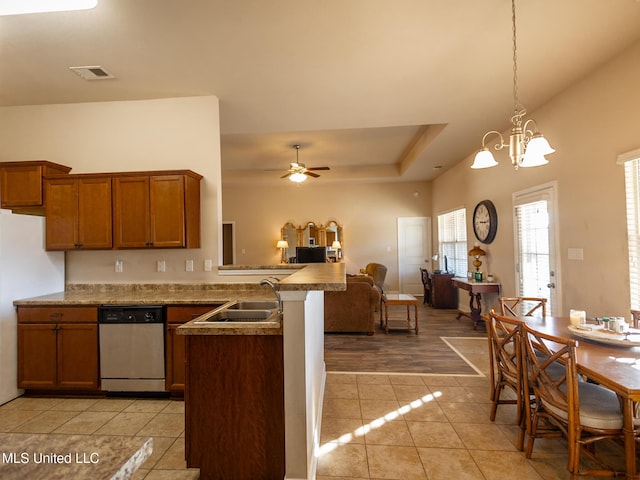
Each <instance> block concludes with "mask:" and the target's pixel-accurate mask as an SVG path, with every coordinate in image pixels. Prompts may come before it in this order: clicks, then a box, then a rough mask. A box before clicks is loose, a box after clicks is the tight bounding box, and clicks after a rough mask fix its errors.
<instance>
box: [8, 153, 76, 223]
mask: <svg viewBox="0 0 640 480" xmlns="http://www.w3.org/2000/svg"><path fill="white" fill-rule="evenodd" d="M70 170H71V167H67V166H65V165H59V164H57V163H52V162H47V161H45V160H35V161H25V162H2V163H0V204H1V206H2V208H6V209H10V210H13V211H14V212H16V213H27V214H33V215H44V201H45V196H44V188H43V179H44V177H45V176H47V175H62V174H66V173H69V171H70Z"/></svg>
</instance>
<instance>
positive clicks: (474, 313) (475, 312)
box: [469, 292, 482, 330]
mask: <svg viewBox="0 0 640 480" xmlns="http://www.w3.org/2000/svg"><path fill="white" fill-rule="evenodd" d="M474 298H475V301H476V306H475V307H474V306H473V300H474ZM469 309H470V310H471V320H473V329H474V330H475V329H476V328H478V324H479V323H480V322H481V320H482V317H480V312H481V311H482V307H481V303H480V294H479V293H476V294H475V295H474V294H473V292H469Z"/></svg>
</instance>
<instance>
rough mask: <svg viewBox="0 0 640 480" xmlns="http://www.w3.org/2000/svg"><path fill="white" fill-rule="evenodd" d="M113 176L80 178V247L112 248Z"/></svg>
mask: <svg viewBox="0 0 640 480" xmlns="http://www.w3.org/2000/svg"><path fill="white" fill-rule="evenodd" d="M111 217H112V216H111V177H103V178H82V179H78V242H79V244H80V248H86V249H92V248H111V247H112V245H113V238H112V224H113V222H112V218H111Z"/></svg>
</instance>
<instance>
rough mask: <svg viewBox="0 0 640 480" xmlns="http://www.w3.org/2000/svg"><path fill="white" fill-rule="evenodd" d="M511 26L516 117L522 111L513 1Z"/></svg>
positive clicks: (512, 1)
mask: <svg viewBox="0 0 640 480" xmlns="http://www.w3.org/2000/svg"><path fill="white" fill-rule="evenodd" d="M511 24H512V32H513V101H514V112H513V113H514V115H517V114H518V111H519V110H520V99H519V95H518V54H517V45H516V0H511Z"/></svg>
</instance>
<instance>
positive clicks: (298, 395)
mask: <svg viewBox="0 0 640 480" xmlns="http://www.w3.org/2000/svg"><path fill="white" fill-rule="evenodd" d="M296 267H297V268H296V269H295V273H291V271H290V270H281V271H282V272H283V274H284V275H287V276H284V275H278V276H284V278H281V279H280V281H279V282H278V286H277V288H278V291H279V293H280V296H281V299H282V301H283V307H284V308H283V310H284V314H283V317H282V322H281V336H280V337H279V338H280V341H281V343H282V372H283V378H282V382H283V389H284V419H285V422H284V432H285V442H284V443H285V455H284V458H285V459H286V468H285V471H286V475H287V478H297V479H309V478H315V468H316V458H315V456H314V451H315V449H316V448H317V447H318V445H317V442H319V432H320V418H321V408H322V395H323V389H324V379H325V369H324V292H323V291H325V290H329V291H331V290H344V289H346V280H345V276H346V275H345V273H346V272H345V265H344V264H341V263H331V264H309V265H306V266H302V265H298V266H296ZM273 269H275V267H273ZM273 269H270V268H265V267H242V268H240V267H237V268H235V269H234V272H233V275H234V278H233V283H224V284H153V285H117V284H114V285H77V286H73V285H68V286H67V290H66V291H65V292H60V293H56V294H51V295H44V296H42V297H36V298H30V299H23V300H17V301H15V302H14V304H15V305H16V306H18V309H19V311H20V309H28V308H40V309H42V308H43V307H45V308H48V307H80V306H85V307H87V306H92V307H97V306H98V305H106V304H129V305H134V304H139V305H145V304H162V305H174V306H190V305H201V306H208V305H216V306H217V305H221V304H223V303H225V302H228V301H230V300H274V299H275V297H274V295H273V292H272V291H271V290H270V289H267V288H266V287H259V286H258V285H257V283H258V282H259V281H260V279H262V278H264V277H266V276H269V275H273ZM242 270H246V271H247V275H246V277H245V280H244V282H243V281H242V276H241V275H240V277H239V278H235V277H236V276H238V275H239V273H238V272H239V271H240V272H241V271H242ZM275 270H277V269H275ZM262 271H265V272H266V271H268V272H269V273H265V274H264V275H260V272H262ZM285 271H286V273H284V272H285ZM247 279H249V280H247ZM230 280H231V279H230ZM190 324H191V326H190ZM190 328H194V327H193V323H192V322H187V323H186V324H185V326H184V327H178V332H179V333H180V334H183V333H187V332H186V330H188V329H190ZM180 329H182V330H183V331H180ZM198 330H201V326H197V328H194V330H193V333H196V332H197V331H198ZM220 330H222V329H220ZM201 333H202V332H200V334H201ZM210 333H211V332H209V334H210ZM218 333H221V331H219V332H218ZM226 333H227V334H231V336H230V337H229V338H232V336H233V335H237V334H238V332H237V330H236V329H232V330H229V329H228V330H227V332H226ZM245 333H246V332H245ZM187 336H188V335H185V336H184V337H185V338H186V337H187ZM202 336H204V335H202ZM178 337H182V335H178ZM275 337H278V335H274V338H275ZM211 368H212V371H214V370H215V366H212V367H211ZM234 457H235V458H237V459H238V461H242V459H241V457H240V458H238V457H237V456H234ZM202 478H204V477H202Z"/></svg>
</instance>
